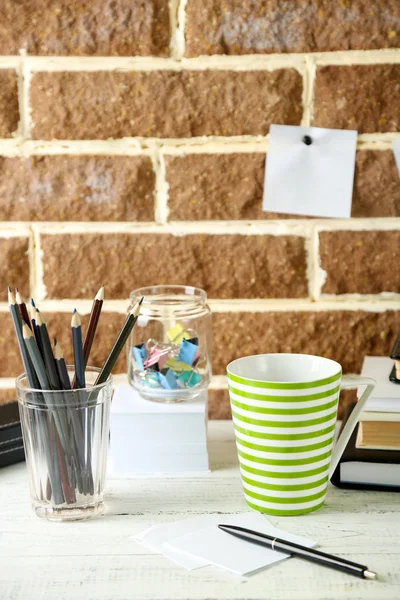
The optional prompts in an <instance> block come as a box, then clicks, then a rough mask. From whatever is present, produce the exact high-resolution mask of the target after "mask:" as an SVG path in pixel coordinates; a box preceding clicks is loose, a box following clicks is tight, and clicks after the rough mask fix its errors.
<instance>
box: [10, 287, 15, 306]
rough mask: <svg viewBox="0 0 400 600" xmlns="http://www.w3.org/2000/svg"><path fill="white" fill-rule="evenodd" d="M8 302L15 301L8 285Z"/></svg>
mask: <svg viewBox="0 0 400 600" xmlns="http://www.w3.org/2000/svg"><path fill="white" fill-rule="evenodd" d="M8 304H9V305H11V304H16V302H15V296H14V294H13V292H12V289H11V288H10V286H8Z"/></svg>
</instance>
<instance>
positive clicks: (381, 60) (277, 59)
mask: <svg viewBox="0 0 400 600" xmlns="http://www.w3.org/2000/svg"><path fill="white" fill-rule="evenodd" d="M178 2H179V0H172V4H173V5H174V8H175V7H178V13H176V17H174V21H175V32H179V35H180V36H181V37H179V36H178V39H176V37H175V40H176V41H177V42H178V45H177V48H176V49H175V50H174V52H175V54H176V56H177V58H157V57H147V56H136V57H127V56H120V57H114V56H79V57H77V56H29V62H30V65H31V68H32V70H34V71H110V70H118V71H151V70H174V71H177V70H182V69H185V70H204V69H222V70H224V69H225V70H246V71H247V70H251V71H252V70H256V71H257V70H275V69H281V68H291V67H292V68H295V69H297V70H301V68H302V63H303V62H304V59H305V58H306V57H309V56H310V57H312V59H313V60H314V61H315V63H316V65H317V66H326V65H338V66H340V65H349V66H350V65H374V64H376V65H378V64H399V63H400V49H398V48H393V49H382V50H340V51H333V52H302V53H292V54H245V55H239V56H233V55H223V54H221V55H212V56H200V57H196V58H181V59H180V60H179V59H178V57H180V56H183V52H184V45H183V44H184V39H183V38H182V36H183V33H184V31H183V30H184V21H185V5H186V1H185V0H180V2H179V6H178ZM171 9H172V7H171ZM182 42H183V43H182ZM15 64H17V57H15V56H10V57H2V61H0V68H1V67H2V68H7V67H9V66H15Z"/></svg>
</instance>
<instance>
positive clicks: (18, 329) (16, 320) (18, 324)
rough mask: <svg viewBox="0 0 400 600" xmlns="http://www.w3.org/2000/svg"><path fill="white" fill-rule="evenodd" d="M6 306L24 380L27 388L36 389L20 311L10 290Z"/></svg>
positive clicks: (36, 382)
mask: <svg viewBox="0 0 400 600" xmlns="http://www.w3.org/2000/svg"><path fill="white" fill-rule="evenodd" d="M8 304H9V306H10V312H11V318H12V320H13V325H14V329H15V333H16V336H17V342H18V347H19V351H20V353H21V358H22V364H23V366H24V371H25V375H26V378H27V380H28V383H29V386H30V387H31V388H33V389H36V390H37V389H38V387H39V382H38V379H37V377H36V373H35V370H34V368H33V365H32V361H31V359H30V357H29V354H28V351H27V349H26V346H25V342H24V338H23V335H22V319H21V314H20V311H19V309H18V307H17V301H16V299H15V296H14V294H13V293H12V291H11V288H10V287H9V288H8Z"/></svg>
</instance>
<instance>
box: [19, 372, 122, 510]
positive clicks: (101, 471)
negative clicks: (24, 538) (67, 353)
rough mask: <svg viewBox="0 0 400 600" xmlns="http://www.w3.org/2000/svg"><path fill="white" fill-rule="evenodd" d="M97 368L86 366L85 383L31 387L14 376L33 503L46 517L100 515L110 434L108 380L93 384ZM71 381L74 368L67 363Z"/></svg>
mask: <svg viewBox="0 0 400 600" xmlns="http://www.w3.org/2000/svg"><path fill="white" fill-rule="evenodd" d="M99 372H100V370H99V369H96V368H94V367H86V373H85V377H86V382H87V387H86V388H82V389H73V390H40V389H37V390H36V389H31V388H30V387H29V384H28V380H27V378H26V375H25V373H23V374H22V375H20V376H19V377H18V378H17V380H16V388H17V399H18V405H19V413H20V417H21V426H22V435H23V439H24V448H25V456H26V463H27V467H28V475H29V485H30V492H31V501H32V507H33V510H34V511H35V513H36V514H37V516H38V517H41V518H43V519H48V520H50V521H76V520H81V519H89V518H92V517H95V516H97V515H100V514H101V513H102V512H103V509H104V488H105V476H106V464H107V450H108V438H109V421H110V407H111V396H112V379H111V377H109V378H108V379H107V381H105V382H104V383H100V384H98V385H94V383H95V381H96V379H97V376H98V374H99ZM68 374H69V377H70V380H71V381H72V380H73V378H74V375H75V368H74V367H71V366H70V367H68Z"/></svg>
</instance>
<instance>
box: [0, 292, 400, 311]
mask: <svg viewBox="0 0 400 600" xmlns="http://www.w3.org/2000/svg"><path fill="white" fill-rule="evenodd" d="M388 296H395V297H390V298H389V297H388ZM33 297H34V299H35V301H36V302H37V304H38V305H39V308H40V309H41V310H42V312H43V313H53V312H60V313H72V311H73V310H74V308H78V310H79V313H80V314H83V315H85V314H89V313H90V310H91V308H92V304H93V298H90V299H79V298H78V299H76V298H75V299H73V298H72V299H71V298H70V299H62V300H47V299H44V298H41V300H39V298H38V296H37V295H36V294H35V295H34V296H33ZM128 302H129V300H128V298H126V300H123V299H122V300H107V288H106V299H105V302H104V305H103V308H102V312H105V313H118V314H126V309H127V307H128ZM208 304H209V305H210V307H211V310H212V312H213V313H241V314H243V313H270V312H273V313H275V312H288V313H290V312H330V311H352V312H353V311H361V312H372V313H382V312H386V311H389V310H390V311H400V294H394V295H391V294H376V295H365V296H362V295H357V294H355V295H354V297H353V295H348V296H329V297H325V296H324V295H322V296H321V300H320V301H318V302H314V301H312V300H311V298H266V299H251V298H242V299H236V300H218V299H215V300H214V299H209V300H208ZM5 312H9V307H8V304H7V302H0V313H5Z"/></svg>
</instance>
